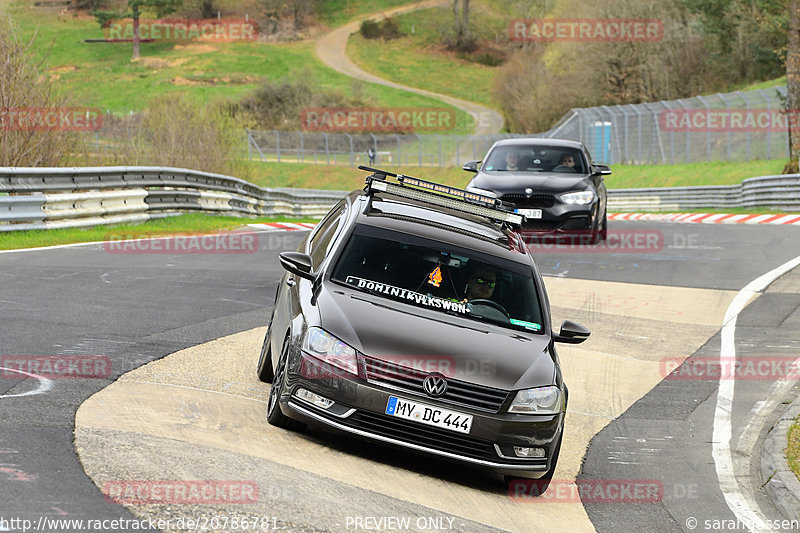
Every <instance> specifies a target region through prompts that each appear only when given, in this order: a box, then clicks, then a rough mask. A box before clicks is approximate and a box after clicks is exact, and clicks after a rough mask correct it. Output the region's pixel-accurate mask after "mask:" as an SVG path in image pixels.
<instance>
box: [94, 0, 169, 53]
mask: <svg viewBox="0 0 800 533" xmlns="http://www.w3.org/2000/svg"><path fill="white" fill-rule="evenodd" d="M109 3H110V2H109ZM126 3H127V7H128V9H130V12H128V13H123V12H121V11H119V10H108V9H97V10H95V11H92V15H94V17H95V18H96V19H97V21H98V22H99V23H100V25H101V26H102V25H104V24H106V23H107V22H109V21H111V20H113V19H119V18H127V17H130V18H132V19H133V59H138V58H139V57H140V55H141V54H140V50H139V48H140V46H139V44H140V42H141V35H140V33H139V19H140V17H141V15H142V10H144V9H149V10H154V11H155V12H156V16H157V17H165V16H167V15H169V14H171V13H174V12H175V11H176V10H177V9H178V8H179V7H180V6H181V3H182V0H126ZM105 5H107V4H104V6H105Z"/></svg>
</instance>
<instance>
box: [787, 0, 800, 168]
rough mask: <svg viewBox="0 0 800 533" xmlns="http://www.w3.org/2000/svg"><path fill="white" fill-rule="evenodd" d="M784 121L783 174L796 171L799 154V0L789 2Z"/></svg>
mask: <svg viewBox="0 0 800 533" xmlns="http://www.w3.org/2000/svg"><path fill="white" fill-rule="evenodd" d="M786 88H787V95H786V122H787V124H788V130H789V162H788V163H787V164H786V166H785V167H784V169H783V172H784V173H785V174H788V173H796V172H798V163H797V158H798V157H799V156H800V124H799V123H798V118H800V116H798V110H800V0H790V2H789V35H788V42H787V47H786Z"/></svg>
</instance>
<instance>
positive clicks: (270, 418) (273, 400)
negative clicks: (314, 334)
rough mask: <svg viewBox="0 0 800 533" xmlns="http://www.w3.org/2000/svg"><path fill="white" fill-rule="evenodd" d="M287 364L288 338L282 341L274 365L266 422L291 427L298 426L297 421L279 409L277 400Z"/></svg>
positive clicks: (280, 392) (281, 389)
mask: <svg viewBox="0 0 800 533" xmlns="http://www.w3.org/2000/svg"><path fill="white" fill-rule="evenodd" d="M288 365H289V339H286V341H285V342H284V343H283V350H282V351H281V357H280V359H279V360H278V365H277V366H276V367H275V375H274V377H273V380H272V386H271V387H270V389H269V399H268V400H267V422H269V423H270V424H271V425H273V426H277V427H279V428H284V429H291V428H294V427H298V426H299V425H300V423H299V422H297V421H295V420H292V419H291V418H289V417H288V416H286V415H285V414H283V412H282V411H281V406H280V405H279V400H280V397H281V395H282V394H283V385H284V382H285V381H286V367H287V366H288Z"/></svg>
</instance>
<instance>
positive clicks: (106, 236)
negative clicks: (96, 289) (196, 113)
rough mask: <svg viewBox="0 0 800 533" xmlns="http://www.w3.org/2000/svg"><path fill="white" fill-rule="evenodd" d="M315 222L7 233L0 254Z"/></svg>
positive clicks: (181, 220) (188, 220)
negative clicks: (275, 224)
mask: <svg viewBox="0 0 800 533" xmlns="http://www.w3.org/2000/svg"><path fill="white" fill-rule="evenodd" d="M286 221H291V222H316V220H314V219H312V218H300V219H298V218H286V217H282V218H281V217H259V218H240V217H232V216H214V215H204V214H199V213H187V214H184V215H179V216H175V217H168V218H162V219H158V220H148V221H147V222H143V223H140V224H118V225H114V226H94V227H91V228H63V229H52V230H32V231H8V232H2V233H0V250H16V249H19V248H41V247H44V246H56V245H59V244H75V243H81V242H102V241H106V240H122V239H136V238H146V237H153V236H158V235H173V234H205V233H215V232H220V231H226V230H231V229H234V228H237V227H239V226H243V225H244V224H255V223H260V222H286Z"/></svg>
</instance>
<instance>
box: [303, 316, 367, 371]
mask: <svg viewBox="0 0 800 533" xmlns="http://www.w3.org/2000/svg"><path fill="white" fill-rule="evenodd" d="M303 350H305V351H306V352H307V353H309V354H311V355H313V356H314V357H316V358H317V359H320V360H322V361H324V362H326V363H328V364H330V365H333V366H335V367H336V368H339V369H341V370H344V371H345V372H349V373H351V374H355V375H358V359H357V358H356V351H355V349H354V348H353V347H352V346H350V345H348V344H345V343H344V342H342V341H340V340H339V339H337V338H336V337H334V336H333V335H331V334H330V333H328V332H327V331H325V330H324V329H322V328H317V327H313V328H308V331H306V336H305V338H304V339H303Z"/></svg>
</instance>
